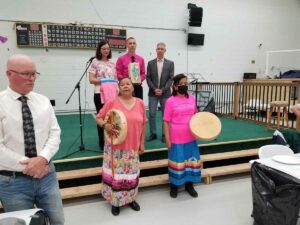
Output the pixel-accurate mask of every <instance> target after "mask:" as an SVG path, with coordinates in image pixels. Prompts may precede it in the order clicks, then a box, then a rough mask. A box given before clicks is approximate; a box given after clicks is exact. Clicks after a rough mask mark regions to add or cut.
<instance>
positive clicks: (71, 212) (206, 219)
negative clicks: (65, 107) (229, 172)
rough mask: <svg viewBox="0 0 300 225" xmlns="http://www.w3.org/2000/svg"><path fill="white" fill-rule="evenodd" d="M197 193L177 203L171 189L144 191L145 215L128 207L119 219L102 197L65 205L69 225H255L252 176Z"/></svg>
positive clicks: (141, 200) (204, 187) (183, 195)
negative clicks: (196, 195) (195, 196)
mask: <svg viewBox="0 0 300 225" xmlns="http://www.w3.org/2000/svg"><path fill="white" fill-rule="evenodd" d="M196 189H197V191H198V193H199V197H198V198H196V199H193V198H191V197H190V196H188V194H187V193H186V192H185V191H184V190H182V191H181V192H180V193H179V196H178V198H177V199H172V198H170V197H169V192H168V187H167V186H159V187H155V188H148V189H142V190H141V192H140V193H139V196H138V198H137V201H138V202H139V203H140V205H141V211H140V212H135V211H133V210H131V209H130V208H129V207H125V208H122V209H121V213H120V215H119V216H117V217H115V216H113V215H112V214H111V213H110V205H109V204H108V203H107V202H105V201H104V200H103V199H102V198H100V197H99V199H97V198H96V197H93V198H89V199H84V200H80V201H79V200H77V201H72V202H68V203H65V204H64V210H65V217H66V224H65V225H85V224H86V225H118V224H122V225H134V224H138V225H252V224H253V219H252V218H251V217H250V214H251V211H252V197H251V181H250V178H249V176H247V175H244V176H235V177H230V178H221V179H218V180H216V181H214V183H213V184H211V185H205V184H200V185H198V186H197V187H196ZM298 225H300V220H299V221H298Z"/></svg>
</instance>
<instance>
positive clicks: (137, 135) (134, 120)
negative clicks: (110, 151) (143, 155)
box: [97, 97, 146, 150]
mask: <svg viewBox="0 0 300 225" xmlns="http://www.w3.org/2000/svg"><path fill="white" fill-rule="evenodd" d="M110 109H118V110H120V111H122V112H123V113H124V115H125V117H126V119H127V136H126V138H125V140H124V141H123V142H122V143H121V144H119V145H114V148H115V149H122V150H131V149H134V150H139V148H140V145H141V135H142V131H143V129H144V126H145V124H146V109H145V105H144V102H143V101H142V100H141V99H139V98H135V104H134V105H133V107H132V108H131V109H127V108H126V107H125V106H124V105H123V103H122V102H121V101H120V98H119V97H117V98H116V99H115V100H113V101H109V102H107V103H106V104H105V105H104V107H103V108H102V109H101V110H100V112H99V113H98V115H97V117H98V118H102V119H105V115H106V113H107V112H108V111H109V110H110Z"/></svg>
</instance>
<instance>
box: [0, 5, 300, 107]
mask: <svg viewBox="0 0 300 225" xmlns="http://www.w3.org/2000/svg"><path fill="white" fill-rule="evenodd" d="M189 2H190V1H187V0H164V1H162V0H149V1H141V0H129V1H121V0H110V1H104V0H90V1H87V0H76V1H72V0H51V1H49V0H48V1H46V0H26V1H24V0H14V1H11V0H0V4H1V7H0V35H1V36H7V37H8V38H9V40H8V42H6V43H5V44H1V45H0V54H1V55H0V90H3V89H5V88H6V86H7V79H6V77H5V64H6V60H7V58H8V57H9V56H10V55H12V54H14V53H24V54H28V55H30V56H32V58H34V60H35V61H36V63H37V68H38V71H39V72H41V74H42V75H41V77H40V78H39V79H38V80H37V85H36V88H35V91H37V92H40V93H42V94H45V95H47V96H48V97H49V98H50V99H55V101H56V107H55V109H56V110H57V111H58V112H59V111H65V110H67V111H68V110H70V111H71V110H77V109H78V97H77V93H75V94H74V96H73V97H72V98H71V101H70V102H69V104H68V105H66V104H65V102H66V100H67V98H68V97H69V95H70V93H71V91H72V90H73V88H74V86H75V84H76V82H77V81H78V80H79V78H80V77H81V75H82V73H83V72H84V70H85V65H86V61H87V60H88V59H89V58H90V57H91V56H93V55H94V50H82V49H49V50H48V51H46V49H42V48H41V49H33V48H17V47H16V37H15V30H14V21H26V22H29V21H32V22H53V23H75V22H78V23H82V24H86V25H89V24H99V25H101V24H102V25H113V26H116V27H117V26H124V28H125V29H127V35H128V36H134V37H136V39H137V43H138V49H137V53H138V54H140V55H142V56H144V58H145V60H146V63H147V61H149V60H150V59H152V58H154V57H155V45H156V43H157V42H160V41H164V42H165V43H166V44H167V54H166V57H167V58H169V59H172V60H173V61H174V62H175V73H176V74H177V73H181V72H189V73H200V74H201V75H202V77H203V78H204V79H205V80H206V81H210V82H222V81H241V80H242V76H243V73H244V72H256V73H258V76H259V77H262V76H264V70H265V59H266V57H265V52H266V51H268V50H280V49H297V48H298V49H299V48H300V0H251V1H241V0H226V1H224V0H206V1H205V0H202V1H201V0H198V1H193V2H191V3H195V4H197V6H201V7H203V11H204V15H203V22H202V27H200V28H189V27H188V10H187V3H189ZM150 28H151V29H150ZM152 28H153V29H152ZM183 30H189V31H190V32H193V31H195V30H196V32H199V33H204V34H205V44H204V46H202V47H195V46H187V34H186V33H185V32H184V31H183ZM260 44H262V45H261V47H259V45H260ZM121 54H123V52H113V59H112V60H113V61H114V62H115V61H116V59H117V57H118V56H119V55H121ZM251 60H255V64H252V63H251ZM143 86H144V95H145V98H144V99H145V103H146V104H147V102H148V100H147V91H148V88H147V84H146V83H144V85H143ZM81 92H82V103H83V108H86V109H87V110H89V109H91V110H93V109H94V104H93V98H92V96H93V87H92V86H91V85H89V83H88V81H87V79H86V78H84V79H83V80H82V82H81Z"/></svg>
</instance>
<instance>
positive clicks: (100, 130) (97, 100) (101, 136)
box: [94, 93, 104, 150]
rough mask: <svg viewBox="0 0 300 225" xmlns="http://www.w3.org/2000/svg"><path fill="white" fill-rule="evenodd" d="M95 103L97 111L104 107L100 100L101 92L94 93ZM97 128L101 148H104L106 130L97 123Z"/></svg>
mask: <svg viewBox="0 0 300 225" xmlns="http://www.w3.org/2000/svg"><path fill="white" fill-rule="evenodd" d="M94 103H95V106H96V111H97V113H99V111H100V109H102V107H103V104H102V103H101V100H100V94H99V93H96V94H94ZM97 130H98V140H99V148H100V149H102V150H103V149H104V130H103V128H102V127H100V126H98V125H97Z"/></svg>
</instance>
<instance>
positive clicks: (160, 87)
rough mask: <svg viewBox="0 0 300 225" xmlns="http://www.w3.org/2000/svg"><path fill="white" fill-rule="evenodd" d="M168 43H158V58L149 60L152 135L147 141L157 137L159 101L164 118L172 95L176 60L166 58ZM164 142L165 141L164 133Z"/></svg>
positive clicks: (148, 79) (148, 80) (148, 76)
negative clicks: (167, 103) (166, 105)
mask: <svg viewBox="0 0 300 225" xmlns="http://www.w3.org/2000/svg"><path fill="white" fill-rule="evenodd" d="M165 52H166V44H165V43H162V42H160V43H158V44H157V45H156V55H157V58H156V59H153V60H151V61H149V62H148V65H147V75H146V80H147V84H148V86H149V93H148V96H149V123H150V136H149V138H148V139H147V141H152V140H154V139H157V135H156V110H157V105H158V102H159V103H160V106H161V113H162V118H163V117H164V110H165V103H166V100H167V98H169V97H170V96H171V90H170V87H171V85H172V82H173V76H174V62H173V61H171V60H168V59H166V58H164V55H165ZM162 142H165V137H164V134H163V135H162Z"/></svg>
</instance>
